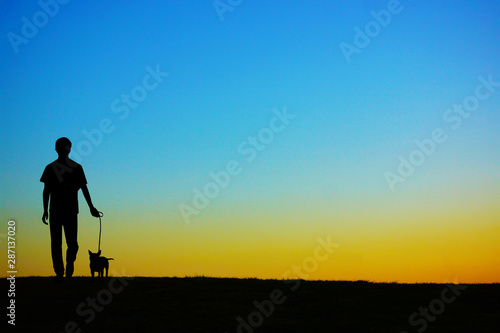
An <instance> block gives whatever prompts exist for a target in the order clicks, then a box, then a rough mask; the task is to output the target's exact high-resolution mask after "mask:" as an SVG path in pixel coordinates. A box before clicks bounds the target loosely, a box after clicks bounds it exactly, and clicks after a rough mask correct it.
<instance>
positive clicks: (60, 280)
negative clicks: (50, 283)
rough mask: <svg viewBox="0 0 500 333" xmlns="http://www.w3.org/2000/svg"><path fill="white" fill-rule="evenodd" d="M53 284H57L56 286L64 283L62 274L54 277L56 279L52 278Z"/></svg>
mask: <svg viewBox="0 0 500 333" xmlns="http://www.w3.org/2000/svg"><path fill="white" fill-rule="evenodd" d="M54 282H55V283H57V284H61V283H63V282H64V276H63V275H62V274H58V275H56V277H55V278H54Z"/></svg>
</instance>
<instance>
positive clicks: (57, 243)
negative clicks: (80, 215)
mask: <svg viewBox="0 0 500 333" xmlns="http://www.w3.org/2000/svg"><path fill="white" fill-rule="evenodd" d="M49 223H50V249H51V253H52V265H53V267H54V272H55V273H56V276H57V277H62V276H64V262H63V258H62V223H61V220H60V218H59V217H58V216H57V215H56V216H53V215H52V213H50V215H49Z"/></svg>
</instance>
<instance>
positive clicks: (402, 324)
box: [2, 277, 500, 333]
mask: <svg viewBox="0 0 500 333" xmlns="http://www.w3.org/2000/svg"><path fill="white" fill-rule="evenodd" d="M2 280H3V282H2V290H5V291H8V289H9V288H8V285H7V283H6V282H7V281H6V280H5V279H2ZM298 283H300V284H298ZM458 287H459V288H458V289H457V288H456V287H455V289H456V290H455V293H457V294H459V296H456V295H455V294H454V293H453V290H451V289H450V287H449V286H447V285H445V284H395V283H389V284H383V283H368V282H362V281H360V282H343V281H340V282H332V281H328V282H323V281H287V282H286V283H285V282H284V281H276V280H257V279H226V278H224V279H217V278H142V277H137V278H134V279H132V280H127V279H123V278H122V280H121V281H120V280H116V278H115V279H113V280H112V278H108V280H105V281H104V282H98V281H96V282H95V283H91V281H90V278H83V277H77V278H73V279H72V280H70V281H65V282H64V283H63V284H62V285H57V284H55V283H54V282H53V279H52V278H44V277H29V278H17V279H16V298H15V300H16V326H15V328H16V329H15V331H18V332H53V333H56V332H57V333H59V332H220V333H224V332H245V333H249V332H397V333H400V332H402V331H406V332H408V333H411V332H419V330H420V332H423V331H424V329H425V332H429V333H432V332H474V333H478V332H491V333H498V332H500V284H493V285H468V286H467V287H466V288H465V289H464V287H463V286H458ZM460 288H461V289H460ZM92 299H95V301H92ZM272 300H274V302H275V303H272ZM254 301H257V302H258V304H260V305H259V307H260V308H261V310H260V312H259V310H258V307H257V306H256V305H255V304H254ZM444 301H446V302H444ZM92 302H94V303H92ZM278 303H279V304H278ZM4 304H6V303H4ZM429 307H431V310H428V314H427V315H426V316H427V318H428V319H425V315H420V314H418V312H419V309H420V308H429ZM3 309H4V310H3V311H5V312H4V313H6V312H7V311H8V310H7V309H6V308H5V307H3ZM432 311H434V312H432ZM413 313H417V314H416V315H414V317H413V325H411V324H410V323H409V319H410V317H411V316H412V314H413ZM433 313H434V314H433ZM2 317H3V318H4V319H3V320H4V322H6V321H7V320H8V319H9V318H8V317H6V316H5V314H4V315H2ZM238 317H240V321H237V318H238ZM243 320H244V321H245V324H241V322H242V321H243ZM87 321H88V322H87ZM72 322H73V323H72ZM426 325H427V327H425V326H426ZM8 326H11V325H8Z"/></svg>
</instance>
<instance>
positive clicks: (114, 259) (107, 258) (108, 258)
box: [106, 258, 115, 261]
mask: <svg viewBox="0 0 500 333" xmlns="http://www.w3.org/2000/svg"><path fill="white" fill-rule="evenodd" d="M106 259H108V261H109V260H115V259H113V258H106Z"/></svg>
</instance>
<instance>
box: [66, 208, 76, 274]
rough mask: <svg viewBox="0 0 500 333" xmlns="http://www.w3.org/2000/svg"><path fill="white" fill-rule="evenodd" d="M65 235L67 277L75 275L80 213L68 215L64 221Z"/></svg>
mask: <svg viewBox="0 0 500 333" xmlns="http://www.w3.org/2000/svg"><path fill="white" fill-rule="evenodd" d="M64 236H65V237H66V244H67V245H68V249H67V251H66V277H71V276H73V271H74V262H75V260H76V254H77V253H78V240H77V237H78V215H77V214H72V215H69V216H67V217H66V219H65V222H64Z"/></svg>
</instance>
